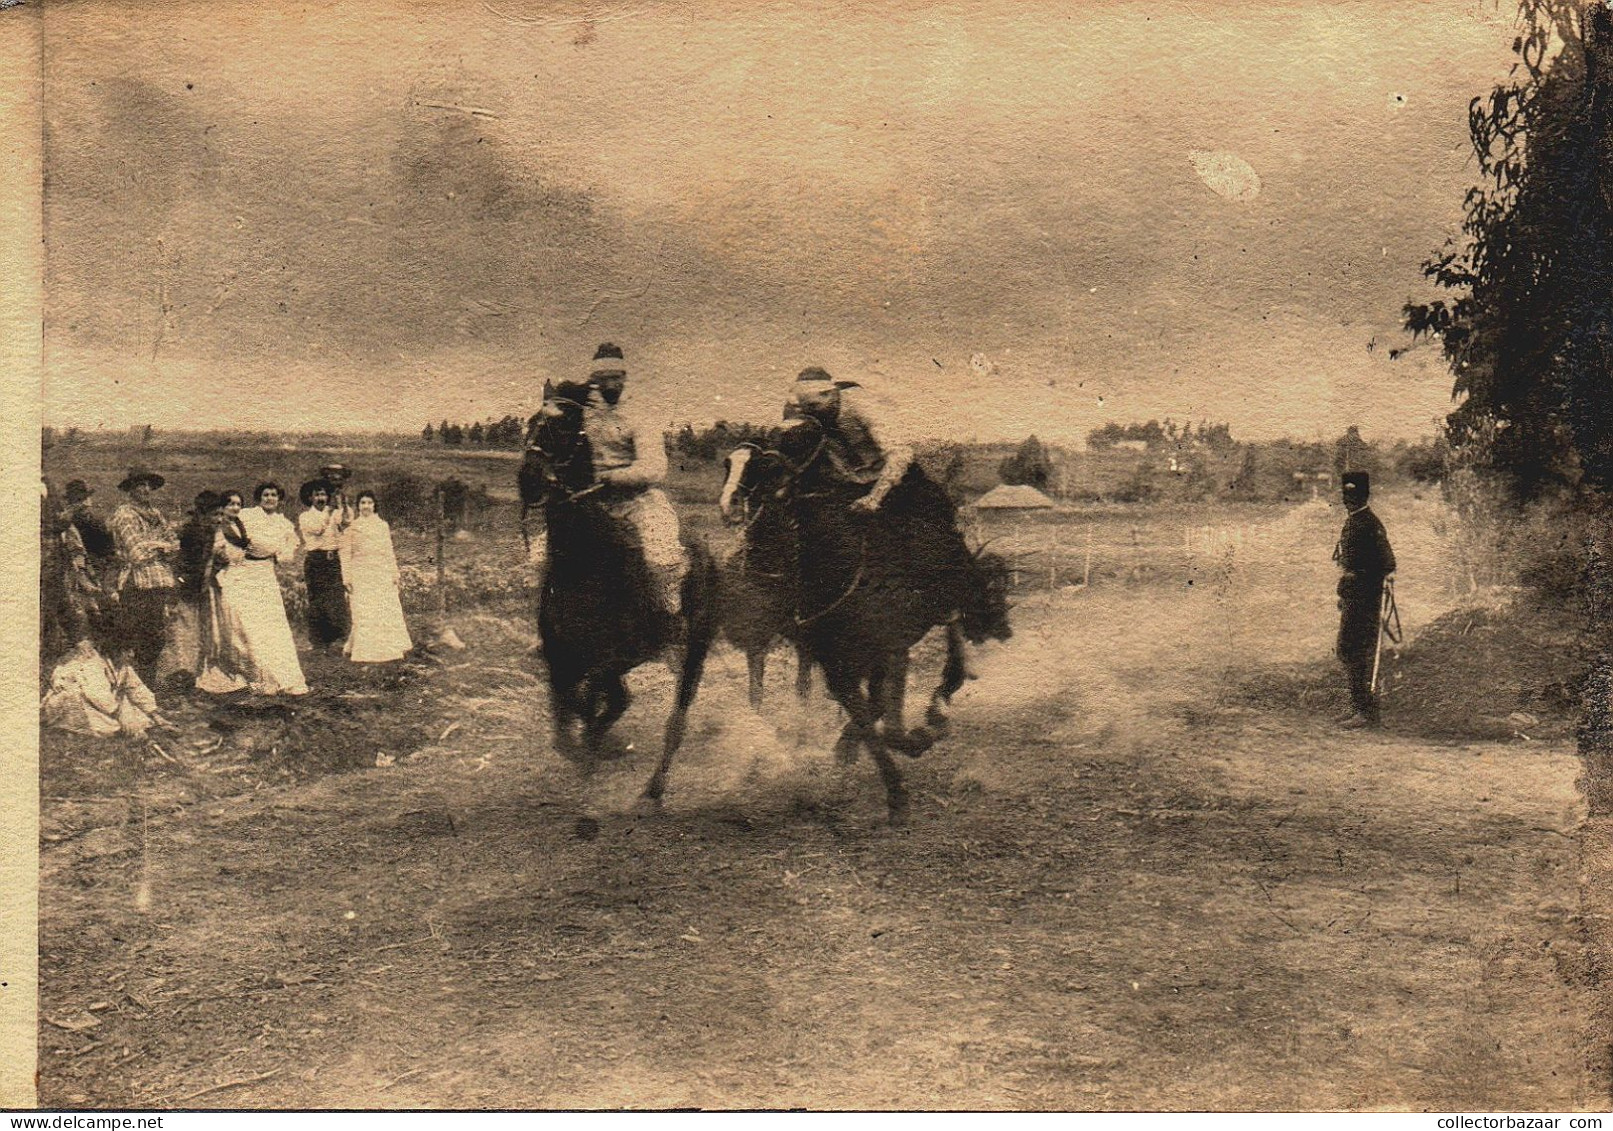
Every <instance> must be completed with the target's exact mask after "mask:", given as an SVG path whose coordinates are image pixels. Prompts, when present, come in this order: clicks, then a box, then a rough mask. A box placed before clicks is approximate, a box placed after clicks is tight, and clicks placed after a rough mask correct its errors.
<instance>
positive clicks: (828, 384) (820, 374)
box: [795, 365, 861, 392]
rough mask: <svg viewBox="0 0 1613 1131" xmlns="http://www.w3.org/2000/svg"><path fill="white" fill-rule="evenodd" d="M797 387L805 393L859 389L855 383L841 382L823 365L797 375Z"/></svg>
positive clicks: (812, 366)
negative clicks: (830, 389) (817, 390)
mask: <svg viewBox="0 0 1613 1131" xmlns="http://www.w3.org/2000/svg"><path fill="white" fill-rule="evenodd" d="M795 387H796V388H797V389H798V390H800V391H803V392H810V391H812V390H815V389H828V388H835V389H857V388H861V386H860V385H858V384H857V382H855V381H841V380H839V379H837V378H836V377H835V376H834V375H833V374H831V373H830V372H829V371H828V370H827V369H825V368H823V367H822V366H821V365H809V366H807V367H806V368H805V369H803V370H801V372H799V373H797V374H796V375H795Z"/></svg>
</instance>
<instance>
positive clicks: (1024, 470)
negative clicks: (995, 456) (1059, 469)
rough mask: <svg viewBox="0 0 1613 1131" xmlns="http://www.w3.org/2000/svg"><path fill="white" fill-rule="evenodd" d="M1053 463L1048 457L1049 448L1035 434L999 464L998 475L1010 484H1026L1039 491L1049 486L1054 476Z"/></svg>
mask: <svg viewBox="0 0 1613 1131" xmlns="http://www.w3.org/2000/svg"><path fill="white" fill-rule="evenodd" d="M1052 474H1053V464H1052V461H1051V460H1049V459H1048V458H1047V449H1046V448H1045V447H1043V446H1042V442H1041V441H1040V440H1038V439H1037V438H1036V437H1035V436H1028V437H1026V439H1025V442H1024V443H1022V444H1020V445H1019V448H1018V449H1017V450H1016V451H1015V452H1014V454H1013V455H1011V456H1009V457H1008V458H1007V459H1005V460H1003V461H1002V463H1000V464H998V465H997V477H998V478H999V479H1001V480H1002V481H1003V482H1004V483H1007V484H1010V485H1018V484H1024V485H1027V486H1031V487H1035V488H1036V489H1037V490H1038V491H1040V490H1044V489H1045V488H1046V487H1047V481H1048V479H1049V478H1051V477H1052Z"/></svg>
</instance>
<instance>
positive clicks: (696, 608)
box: [639, 559, 717, 813]
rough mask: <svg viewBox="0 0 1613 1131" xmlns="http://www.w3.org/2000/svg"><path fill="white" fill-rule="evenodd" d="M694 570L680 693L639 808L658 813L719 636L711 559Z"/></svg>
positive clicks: (687, 588)
mask: <svg viewBox="0 0 1613 1131" xmlns="http://www.w3.org/2000/svg"><path fill="white" fill-rule="evenodd" d="M692 569H693V570H694V571H698V572H697V573H692V575H691V577H690V578H689V580H688V582H687V583H686V584H685V586H684V595H685V599H684V602H683V617H684V621H685V624H686V627H687V629H688V631H687V634H686V644H685V646H684V649H683V664H682V666H681V667H680V669H679V671H678V693H677V698H676V699H675V700H674V701H673V704H672V714H671V715H670V716H668V717H667V721H666V738H665V741H664V742H663V743H662V747H661V764H660V765H659V766H657V767H656V768H655V773H654V774H652V775H651V776H650V780H649V781H648V782H647V783H646V784H645V786H644V792H643V793H642V794H641V795H640V796H639V809H640V810H641V811H645V812H652V813H653V812H655V811H657V810H659V809H660V808H661V795H662V794H663V793H665V792H666V778H667V774H668V773H669V772H670V771H671V769H672V759H673V758H674V757H676V756H677V753H678V748H679V747H681V746H682V745H683V735H684V731H685V729H686V728H687V726H688V722H689V706H690V704H692V703H693V702H694V697H695V693H696V692H698V691H699V690H700V677H701V675H702V674H703V673H704V672H705V668H706V653H707V652H708V651H709V650H710V648H711V641H712V638H713V637H714V636H715V635H716V631H717V623H716V616H715V611H716V610H715V607H714V602H713V593H714V589H713V586H714V584H715V579H714V578H713V577H712V575H711V565H710V562H709V560H707V561H703V562H702V561H701V560H699V559H697V560H696V563H695V565H694V566H693V567H692Z"/></svg>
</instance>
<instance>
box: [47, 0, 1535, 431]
mask: <svg viewBox="0 0 1613 1131" xmlns="http://www.w3.org/2000/svg"><path fill="white" fill-rule="evenodd" d="M45 35H46V41H45V43H46V100H47V101H46V131H47V137H46V161H47V173H46V179H47V185H46V234H47V255H48V276H47V288H48V303H47V307H48V309H47V330H46V374H47V388H46V416H47V421H49V422H54V423H77V424H80V425H82V426H91V427H93V426H97V425H105V426H116V427H121V426H123V425H124V424H128V423H147V422H150V423H154V424H156V425H158V426H159V427H181V426H187V427H243V428H265V427H277V428H321V429H324V428H353V429H379V428H409V429H414V428H418V427H419V426H420V424H422V423H424V422H425V421H427V420H433V421H435V420H439V419H441V418H443V417H449V418H453V419H470V418H473V417H484V416H489V415H493V416H497V415H502V414H503V413H505V412H523V411H528V410H530V409H531V407H533V405H534V404H535V402H536V399H537V397H538V396H539V393H540V390H541V384H542V380H543V378H544V377H546V376H557V375H566V374H576V373H578V372H580V371H581V370H582V368H583V367H584V366H585V364H586V359H587V358H588V357H589V356H590V355H591V352H592V349H593V347H594V345H595V344H597V343H598V342H600V341H603V340H613V341H616V342H618V343H620V344H622V345H623V346H624V347H625V349H626V350H627V352H628V355H629V359H630V361H631V362H632V363H633V364H632V372H633V375H634V380H635V385H636V389H635V392H636V395H638V396H639V397H640V398H641V399H644V400H646V401H647V402H648V403H649V404H650V406H651V408H652V411H653V413H654V414H655V415H657V416H660V417H662V418H664V419H666V420H669V421H672V420H683V419H693V420H696V421H700V420H710V419H714V418H717V417H727V418H729V419H741V418H744V419H775V418H776V417H777V414H778V405H779V402H780V399H781V397H782V395H783V394H784V392H785V391H786V390H787V388H788V383H789V379H790V377H791V376H792V375H793V374H794V372H795V371H796V370H798V369H799V368H801V367H802V366H803V365H806V364H811V363H816V364H824V365H827V366H828V367H829V368H831V369H832V370H834V371H835V372H836V373H837V375H842V376H849V377H856V378H859V379H862V380H864V381H865V382H866V383H867V384H868V385H869V386H870V387H871V388H872V389H875V390H877V392H878V395H879V396H881V397H882V398H883V399H885V400H887V401H888V402H889V403H890V404H892V405H894V406H896V407H897V408H898V409H899V410H900V411H902V412H904V413H905V414H906V416H907V418H908V421H909V423H910V424H911V425H912V426H913V427H914V428H915V429H916V430H919V431H922V432H928V433H932V434H951V435H962V436H969V435H976V436H980V437H996V436H1005V437H1018V436H1023V435H1024V434H1026V433H1027V432H1031V431H1035V432H1037V433H1038V434H1040V435H1043V436H1044V437H1051V438H1054V439H1060V440H1073V439H1075V438H1077V437H1079V436H1081V435H1083V434H1084V433H1085V432H1086V431H1087V430H1089V429H1090V428H1092V427H1094V426H1096V425H1098V424H1100V423H1102V422H1103V421H1105V420H1109V419H1113V420H1120V421H1128V420H1132V419H1145V418H1147V417H1163V416H1167V415H1172V416H1175V417H1177V418H1178V419H1181V418H1184V417H1185V418H1191V419H1199V418H1209V419H1211V420H1227V421H1229V422H1231V424H1232V426H1233V431H1234V434H1235V435H1239V436H1243V437H1247V438H1258V437H1267V436H1273V435H1279V434H1293V435H1300V436H1312V435H1315V434H1316V433H1318V432H1321V433H1324V434H1333V433H1336V432H1337V431H1338V430H1340V429H1341V428H1343V427H1344V426H1345V425H1346V424H1349V423H1358V424H1359V425H1360V426H1361V427H1362V428H1363V430H1364V431H1366V432H1367V433H1368V434H1369V435H1378V436H1383V437H1393V436H1401V435H1418V434H1424V433H1427V432H1429V431H1430V430H1431V428H1432V422H1433V420H1434V419H1435V418H1437V417H1438V416H1439V415H1441V413H1442V412H1443V411H1444V410H1445V409H1446V407H1447V398H1448V392H1449V384H1450V382H1449V379H1448V376H1447V375H1446V374H1445V373H1444V372H1443V370H1442V369H1441V367H1440V365H1439V358H1438V356H1437V351H1435V350H1433V349H1423V350H1419V351H1415V352H1413V353H1411V354H1410V355H1408V356H1405V357H1402V358H1400V359H1399V360H1396V361H1391V360H1390V358H1389V350H1390V348H1391V347H1395V346H1400V345H1403V344H1405V343H1404V335H1403V334H1401V333H1400V331H1399V329H1398V322H1399V312H1400V308H1401V306H1402V304H1403V303H1404V302H1405V301H1406V300H1407V299H1408V298H1411V297H1423V296H1426V295H1427V294H1428V291H1427V289H1426V285H1425V284H1424V282H1423V280H1422V278H1421V275H1420V272H1419V270H1418V267H1419V264H1420V262H1421V261H1422V260H1423V259H1424V258H1425V257H1426V256H1427V255H1428V254H1429V253H1430V252H1432V251H1434V250H1436V249H1437V248H1438V247H1439V246H1440V245H1441V244H1442V243H1443V242H1444V241H1445V240H1446V239H1447V238H1448V237H1450V236H1451V235H1453V234H1454V233H1455V231H1456V225H1457V222H1458V221H1459V218H1460V202H1461V197H1462V193H1463V191H1464V189H1465V187H1466V185H1467V184H1468V182H1469V180H1470V178H1471V176H1472V172H1473V170H1472V164H1471V162H1470V160H1469V158H1468V153H1467V147H1466V108H1467V102H1468V100H1469V99H1470V98H1471V97H1473V96H1474V95H1475V94H1479V93H1482V92H1484V91H1485V90H1487V89H1488V87H1489V86H1490V84H1491V83H1493V82H1494V81H1495V80H1496V79H1497V78H1498V77H1500V76H1501V75H1503V74H1504V73H1505V70H1506V68H1507V65H1508V63H1509V61H1510V56H1509V55H1508V52H1507V47H1508V45H1509V44H1510V42H1511V38H1512V20H1511V9H1510V8H1509V7H1507V6H1506V4H1505V0H1501V3H1500V6H1499V7H1497V6H1496V5H1495V4H1494V3H1492V0H1409V2H1403V0H1373V2H1371V3H1350V2H1348V0H1345V2H1340V0H1332V2H1329V3H1304V4H1297V3H1296V4H1285V3H1283V2H1282V0H1274V2H1261V3H1253V2H1236V3H1230V4H1219V5H1210V4H1192V5H1174V6H1173V5H1171V4H1170V3H1166V2H1158V0H1156V2H1148V3H1130V2H1121V0H1096V2H1089V3H1085V4H1076V3H1068V2H1060V3H1041V4H1038V3H1037V2H1035V0H1029V2H1027V0H977V2H976V3H972V4H934V5H929V4H921V3H905V4H885V5H875V4H867V3H857V2H855V0H840V2H836V3H790V4H766V3H749V2H745V0H729V2H727V3H702V4H674V3H656V2H653V0H643V2H635V0H625V2H623V3H621V4H619V5H611V4H604V5H601V4H588V5H581V4H567V3H551V2H547V0H544V2H539V0H484V2H476V0H464V2H456V3H452V4H449V3H441V4H434V3H429V2H428V3H420V2H415V3H409V4H404V3H402V2H398V3H391V2H377V3H363V2H360V3H351V2H350V3H342V4H336V3H325V2H320V0H312V2H308V3H302V4H297V5H277V6H270V5H264V4H261V3H257V2H255V0H254V2H250V3H230V2H228V0H183V2H163V0H142V2H141V3H138V4H127V5H123V4H119V3H115V2H106V0H93V2H91V0H83V2H74V0H56V2H55V3H53V4H52V5H51V6H50V7H49V8H48V10H47V12H46V14H45ZM1224 154H1231V155H1235V156H1236V158H1237V160H1236V161H1232V160H1230V159H1229V158H1226V157H1207V156H1206V155H1224ZM1240 162H1241V164H1240ZM1245 166H1246V167H1247V169H1248V170H1252V172H1253V178H1250V177H1249V176H1247V175H1242V179H1236V178H1234V180H1233V182H1232V183H1226V182H1225V181H1224V180H1221V179H1217V178H1216V177H1215V176H1214V169H1215V168H1217V167H1228V168H1232V169H1233V170H1235V171H1236V170H1241V169H1243V168H1244V167H1245ZM1201 168H1203V169H1207V170H1209V171H1210V172H1211V176H1210V178H1209V180H1206V178H1205V177H1204V176H1201V175H1200V169H1201ZM1209 181H1215V182H1216V186H1218V187H1219V188H1220V189H1221V190H1222V191H1221V192H1217V191H1215V186H1212V185H1211V183H1209ZM1257 185H1258V189H1257V188H1256V186H1257ZM971 361H972V362H973V364H971Z"/></svg>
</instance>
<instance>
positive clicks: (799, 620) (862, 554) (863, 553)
mask: <svg viewBox="0 0 1613 1131" xmlns="http://www.w3.org/2000/svg"><path fill="white" fill-rule="evenodd" d="M867 573H868V535H866V534H864V535H863V540H862V548H861V549H860V550H859V551H858V552H857V572H856V573H855V574H853V575H852V578H851V584H850V585H849V586H847V588H846V591H845V592H844V593H842V594H840V596H838V597H836V598H835V599H834V600H833V601H830V602H829V603H828V604H827V605H825V606H824V607H823V608H821V609H819V610H818V611H817V612H815V613H813V614H812V615H811V616H805V617H802V616H797V617H796V618H795V626H796V627H797V628H805V627H806V626H807V625H809V624H813V623H814V622H816V621H819V620H822V619H823V618H824V617H826V616H828V615H829V614H830V613H832V612H834V611H835V610H836V609H838V608H839V607H840V606H841V605H843V604H845V603H846V602H847V601H849V600H850V599H851V595H852V594H853V593H855V592H857V590H858V589H860V588H861V587H862V583H863V579H864V578H865V577H866V575H867Z"/></svg>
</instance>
